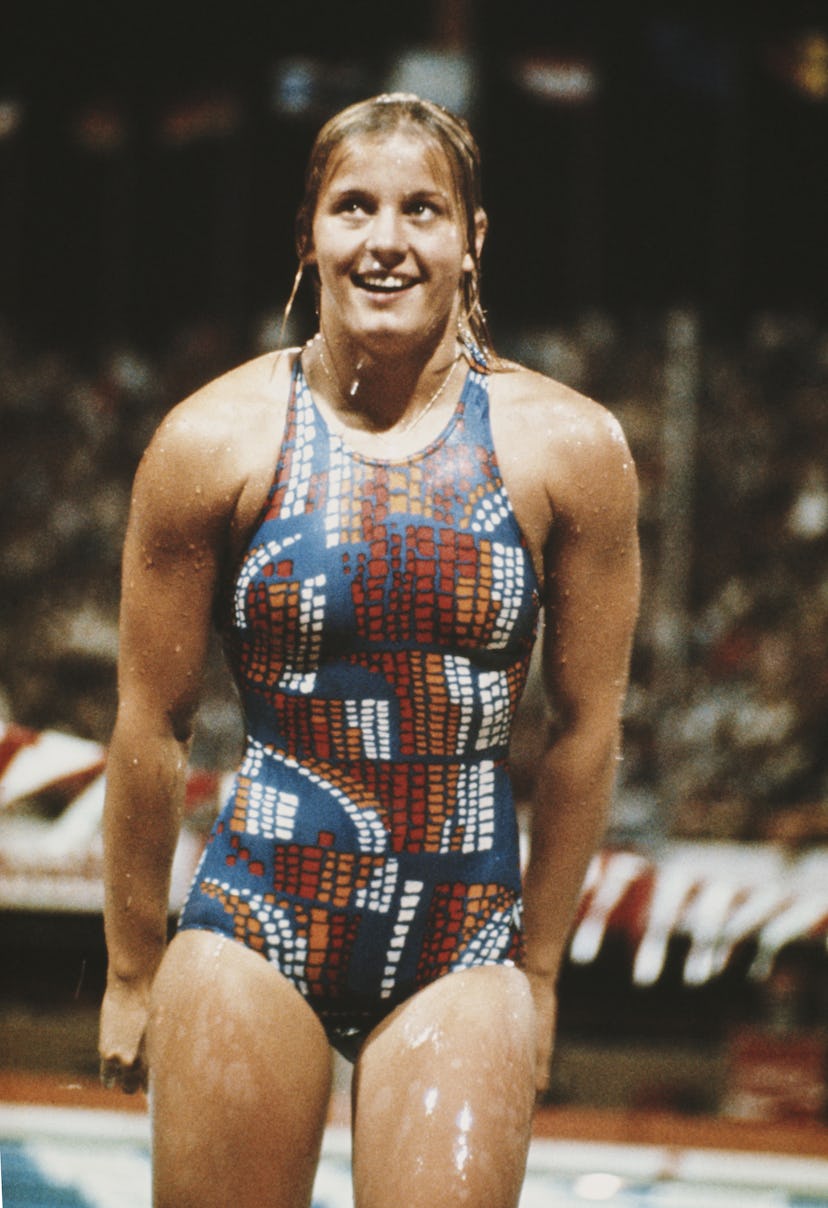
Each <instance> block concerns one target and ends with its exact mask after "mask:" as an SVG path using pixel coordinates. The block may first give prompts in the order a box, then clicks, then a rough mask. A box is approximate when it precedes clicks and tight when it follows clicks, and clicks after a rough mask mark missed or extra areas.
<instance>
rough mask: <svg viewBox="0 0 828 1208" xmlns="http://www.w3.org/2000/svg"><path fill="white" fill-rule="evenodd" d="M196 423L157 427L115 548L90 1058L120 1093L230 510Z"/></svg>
mask: <svg viewBox="0 0 828 1208" xmlns="http://www.w3.org/2000/svg"><path fill="white" fill-rule="evenodd" d="M207 427H209V425H207V424H205V422H204V421H203V420H202V419H201V418H200V415H199V409H198V407H192V406H190V407H188V406H187V405H185V406H184V407H183V408H179V409H178V410H177V411H175V412H173V413H172V415H171V416H170V418H169V419H168V420H167V421H166V422H165V423H164V424H163V425H162V427H161V428H160V429H159V431H158V433H157V434H156V436H155V438H154V439H153V441H152V443H151V445H150V447H149V449H148V450H147V452H146V454H145V455H144V458H143V461H142V463H141V466H140V467H139V470H138V474H137V476H136V480H135V486H134V490H133V497H132V506H131V510H130V519H129V524H128V528H127V537H126V542H125V545H124V558H123V582H122V596H121V619H120V652H119V664H118V698H119V703H118V713H117V720H116V724H115V729H114V732H113V735H112V740H111V743H110V748H109V756H108V762H107V774H106V782H107V791H106V801H105V806H104V897H105V905H104V926H105V934H106V944H107V953H108V972H107V985H106V993H105V996H104V1002H103V1006H102V1011H101V1026H100V1055H101V1076H102V1079H103V1081H104V1083H105V1084H106V1085H109V1086H117V1085H120V1086H122V1087H123V1089H124V1090H127V1091H132V1090H136V1089H138V1088H139V1087H140V1086H143V1085H145V1084H146V1068H145V1061H144V1056H143V1035H144V1030H145V1026H146V1019H147V1012H148V1008H149V995H150V989H151V986H152V981H153V978H154V975H155V972H156V970H157V968H158V966H159V964H160V962H161V957H162V955H163V953H164V949H165V945H166V939H167V918H168V898H169V886H170V872H171V867H172V860H173V855H174V852H175V847H176V842H177V839H178V833H179V828H180V824H181V817H182V810H183V804H184V791H185V783H186V772H187V761H188V756H189V749H190V741H191V736H192V725H193V718H194V715H195V711H196V707H197V703H198V696H199V690H200V683H201V677H202V671H203V666H204V661H205V655H206V651H207V645H208V640H209V630H210V623H211V610H212V603H213V597H214V593H215V587H216V580H217V574H218V567H219V564H220V560H221V554H222V550H223V548H224V542H225V540H226V534H227V530H228V524H229V517H230V514H231V512H232V506H233V504H234V502H235V496H234V493H233V490H232V484H231V483H225V484H224V485H223V486H222V485H221V483H220V479H221V477H222V474H221V471H220V470H219V467H218V466H217V465H216V459H215V457H214V456H213V457H211V456H210V454H211V452H212V451H213V450H214V449H215V440H214V439H211V434H210V433H209V432H207V431H205V428H207ZM213 435H214V434H213Z"/></svg>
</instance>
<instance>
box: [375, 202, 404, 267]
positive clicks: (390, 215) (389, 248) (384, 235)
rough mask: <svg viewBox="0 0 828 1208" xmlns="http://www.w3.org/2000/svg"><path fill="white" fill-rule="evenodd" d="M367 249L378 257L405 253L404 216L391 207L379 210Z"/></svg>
mask: <svg viewBox="0 0 828 1208" xmlns="http://www.w3.org/2000/svg"><path fill="white" fill-rule="evenodd" d="M365 247H366V249H367V250H368V251H369V252H371V253H372V254H373V255H376V256H388V255H398V254H401V253H404V252H405V232H404V228H403V222H402V216H401V215H400V214H398V213H397V212H396V211H395V210H393V209H391V207H387V208H386V207H382V208H380V209H378V210H377V212H376V213H375V214H374V215H373V218H372V220H371V225H370V228H369V230H368V236H367V238H366V240H365Z"/></svg>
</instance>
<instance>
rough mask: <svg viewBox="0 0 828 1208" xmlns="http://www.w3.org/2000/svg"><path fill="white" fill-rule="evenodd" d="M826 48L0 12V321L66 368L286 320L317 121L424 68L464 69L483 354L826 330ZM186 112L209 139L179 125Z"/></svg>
mask: <svg viewBox="0 0 828 1208" xmlns="http://www.w3.org/2000/svg"><path fill="white" fill-rule="evenodd" d="M825 30H826V20H825V17H824V8H823V6H822V5H821V4H816V3H814V2H813V0H791V2H790V3H785V4H778V3H776V4H770V3H766V4H752V5H750V6H746V5H735V4H728V3H726V2H725V3H720V4H716V5H713V4H706V5H705V4H691V3H664V4H650V5H645V4H625V3H622V2H620V0H615V2H614V3H610V2H606V3H600V2H598V0H581V2H575V0H562V2H559V3H552V2H550V3H540V2H537V3H531V2H529V0H513V2H510V3H508V4H504V3H502V0H501V2H497V3H496V2H494V0H483V2H480V3H458V0H442V2H441V3H435V2H433V0H432V3H430V4H425V3H421V4H414V5H411V4H406V5H397V4H391V3H389V2H388V0H361V2H355V3H342V2H341V0H339V2H333V0H316V2H314V3H312V4H310V3H306V4H302V3H297V2H295V0H294V2H292V3H286V2H285V0H270V2H269V3H264V2H263V0H260V2H253V0H239V2H238V3H234V4H225V5H221V6H215V7H213V6H209V5H195V4H182V3H171V4H169V5H168V6H166V7H165V8H164V9H163V10H162V9H161V8H160V7H156V6H153V5H145V4H126V3H123V2H116V3H109V4H90V3H69V2H67V3H63V4H54V3H53V4H44V3H37V2H36V0H34V2H32V3H28V4H24V3H22V2H21V0H12V3H11V4H9V5H7V7H6V9H5V15H4V17H3V18H2V33H0V101H2V100H3V99H6V100H11V101H13V102H14V103H15V104H16V105H18V106H19V111H18V112H19V117H18V120H17V122H16V127H15V130H14V133H13V134H11V135H7V137H5V138H4V139H2V140H0V206H2V210H1V211H0V269H1V270H2V272H0V282H1V283H2V284H0V314H2V315H3V316H4V317H5V318H6V320H7V321H8V322H11V323H13V325H14V328H15V330H16V331H17V332H18V334H19V335H20V336H22V337H25V339H26V340H27V341H33V342H35V343H37V342H41V343H49V342H55V341H57V342H61V343H65V342H67V341H68V342H70V343H75V344H76V345H80V346H83V347H87V346H89V345H90V344H92V345H95V344H96V343H99V342H105V341H107V340H111V339H118V338H123V337H124V336H129V337H130V338H137V339H138V340H139V341H144V342H150V343H155V342H158V341H162V342H163V340H164V339H166V338H168V336H169V333H170V331H171V330H172V329H174V328H175V326H176V325H178V324H180V323H181V322H183V321H190V320H192V319H197V318H203V317H208V318H210V317H212V318H219V319H221V320H223V321H226V322H230V323H231V324H233V325H234V327H235V328H236V329H237V330H239V331H240V330H242V329H243V328H244V325H245V323H248V322H249V321H250V318H251V317H252V316H255V315H256V314H258V313H260V312H261V311H262V309H264V308H267V307H274V306H279V305H281V304H282V303H283V301H284V299H285V297H286V295H287V293H288V290H289V285H290V280H291V279H292V272H293V264H294V258H293V246H292V220H293V213H294V211H295V208H296V204H297V201H298V197H299V192H300V187H301V174H302V169H303V165H304V161H305V158H306V155H307V151H308V149H309V146H310V142H311V139H312V135H313V133H314V132H315V130H316V128H317V127H318V125H319V123H320V121H321V120H322V119H323V118H324V117H325V116H327V114H328V113H329V112H331V111H333V110H334V109H336V108H338V107H340V106H341V105H342V104H344V103H347V102H348V101H350V100H353V99H357V98H359V97H361V96H365V95H370V94H372V93H373V92H376V91H379V90H381V89H382V88H383V87H384V83H385V80H386V78H387V75H388V71H389V69H390V68H391V67H392V66H393V64H394V62H395V61H396V60H397V59H398V57H399V55H400V54H401V53H402V52H404V51H406V50H408V49H410V48H411V47H413V46H424V45H430V46H432V47H443V48H446V47H452V46H454V47H457V46H460V47H462V48H463V49H465V50H466V51H467V52H468V53H469V54H470V55H471V56H472V58H473V62H474V65H475V74H476V79H477V84H478V91H477V101H476V104H475V107H474V112H473V113H472V115H471V118H472V123H473V126H474V128H475V130H476V132H477V134H478V137H479V141H480V143H481V145H482V148H483V153H484V169H485V176H484V185H485V200H486V205H487V208H488V210H489V213H490V218H491V237H490V243H489V247H488V249H487V254H486V259H485V262H484V271H485V284H486V295H485V296H486V298H487V301H488V306H489V310H490V317H491V320H492V323H493V326H494V328H495V332H496V333H497V331H498V330H501V331H504V330H506V331H508V330H509V329H511V328H513V327H515V326H517V325H520V324H527V323H529V324H542V323H548V322H550V321H555V322H559V321H568V320H571V319H573V318H575V317H577V316H578V315H579V314H581V313H583V312H584V311H585V310H588V309H591V308H599V309H602V310H609V311H617V312H622V313H625V314H629V313H630V312H631V311H635V310H637V309H638V310H643V311H652V310H654V309H656V308H660V307H664V306H666V305H674V304H681V305H685V304H688V303H689V304H693V305H696V306H699V307H701V308H702V309H703V311H704V315H705V319H706V322H707V324H708V326H709V327H711V328H712V329H714V330H716V331H725V332H732V331H734V330H736V331H738V330H739V328H740V325H741V324H743V323H744V321H745V319H746V317H747V316H749V315H750V314H752V313H754V312H755V311H756V310H757V309H762V308H764V307H776V308H780V307H781V308H787V309H791V308H794V309H797V308H799V309H805V310H808V311H810V312H813V311H814V310H815V309H816V310H818V311H824V305H825V294H826V291H825V288H824V281H825V274H826V267H827V266H826V257H825V244H826V240H825V229H824V228H825V213H826V210H827V209H828V205H827V204H826V203H828V191H827V190H826V179H827V178H828V173H826V170H825V159H826V155H825V152H826V146H828V140H826V132H828V100H826V96H827V95H828V85H826V77H828V63H826V61H825V52H824V47H823V50H822V58H821V59H820V50H819V46H818V45H817V44H816V43H815V42H814V39H815V38H817V37H818V36H822V38H823V40H824V36H825ZM809 39H810V42H809V41H808V40H809ZM807 45H810V47H811V53H812V62H813V63H814V65H813V66H812V68H811V74H810V76H808V77H807V78H806V77H805V76H804V75H803V72H804V67H803V61H804V60H803V55H804V54H806V51H805V50H803V47H804V46H807ZM299 55H302V56H309V57H310V58H311V60H313V63H314V69H315V71H316V73H317V87H316V89H315V92H314V99H313V103H312V104H311V105H310V106H309V107H308V109H307V110H306V111H305V112H304V113H302V114H301V115H298V116H293V117H291V116H288V115H286V114H285V113H284V111H283V110H280V109H279V106H278V104H277V103H276V101H275V92H276V91H277V86H276V81H277V79H278V77H279V73H280V70H281V69H282V68H283V67H284V64H285V63H286V62H288V61H290V60H292V59H294V58H295V57H296V56H299ZM528 56H534V57H543V56H547V57H550V56H551V57H554V58H555V59H557V60H570V61H574V62H577V63H582V64H587V65H588V67H589V69H590V71H591V72H592V74H593V78H594V80H595V81H596V87H595V90H594V93H593V95H592V97H591V98H590V99H588V100H586V101H583V102H580V103H571V102H570V103H566V102H561V101H559V100H558V101H551V102H550V101H544V100H543V99H540V98H539V97H538V96H537V95H533V94H532V93H531V92H530V91H528V90H527V89H526V88H524V87H522V86H521V84H520V81H519V67H520V64H521V63H523V62H525V60H526V58H527V57H528ZM820 63H821V66H820ZM803 81H804V82H803ZM205 102H212V103H213V104H216V102H218V104H219V106H223V107H224V108H223V113H224V117H223V118H222V117H221V116H219V117H216V116H215V114H214V115H213V119H207V121H206V126H205V124H204V123H202V124H201V125H199V120H200V119H199V112H201V114H202V116H203V108H202V109H201V110H199V106H202V107H203V106H204V104H205ZM194 111H195V116H194ZM211 120H212V123H213V124H212V128H211V125H210V122H211ZM222 121H223V122H224V123H225V124H224V127H223V128H222ZM176 123H178V125H177V126H176ZM175 130H177V134H176V133H175V132H174V131H175ZM171 131H173V132H171Z"/></svg>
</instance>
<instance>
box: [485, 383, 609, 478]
mask: <svg viewBox="0 0 828 1208" xmlns="http://www.w3.org/2000/svg"><path fill="white" fill-rule="evenodd" d="M491 383H492V385H491V396H492V406H493V410H494V409H495V408H496V409H497V410H503V411H506V412H508V414H509V415H510V417H511V421H512V423H514V424H516V426H517V423H516V422H517V421H520V427H521V429H524V430H527V432H528V435H530V436H531V439H532V440H533V441H541V443H542V444H543V446H544V448H545V450H546V451H548V452H551V451H552V450H553V449H557V448H567V447H569V448H571V450H572V452H573V453H575V452H577V450H584V451H585V454H586V455H590V454H596V453H601V452H602V451H606V453H607V454H608V455H609V456H612V455H613V454H615V455H616V456H618V455H621V456H625V457H629V449H628V447H627V442H626V439H625V437H624V433H623V430H622V428H621V425H620V423H619V422H618V420H617V419H616V418H615V416H614V415H613V414H612V412H610V411H609V410H608V409H607V408H606V407H604V406H602V405H601V404H600V403H597V402H595V400H594V399H591V398H588V397H587V396H586V395H584V394H580V393H579V392H578V391H577V390H573V389H572V388H571V387H570V386H565V385H564V384H563V383H562V382H557V381H555V380H554V379H553V378H549V377H546V376H545V375H544V374H542V373H536V372H535V371H534V370H532V369H525V368H524V367H522V366H520V365H513V364H509V365H508V367H507V368H506V369H504V370H503V372H500V373H495V374H493V376H492V378H491Z"/></svg>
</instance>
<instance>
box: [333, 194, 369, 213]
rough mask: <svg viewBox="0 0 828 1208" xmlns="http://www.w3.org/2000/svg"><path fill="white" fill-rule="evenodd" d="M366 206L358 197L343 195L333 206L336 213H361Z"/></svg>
mask: <svg viewBox="0 0 828 1208" xmlns="http://www.w3.org/2000/svg"><path fill="white" fill-rule="evenodd" d="M366 208H367V207H366V205H365V202H364V201H363V200H362V199H361V198H359V197H343V198H341V200H340V201H339V202H337V205H336V207H335V209H336V212H337V214H361V213H363V212H364V211H365V210H366Z"/></svg>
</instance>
